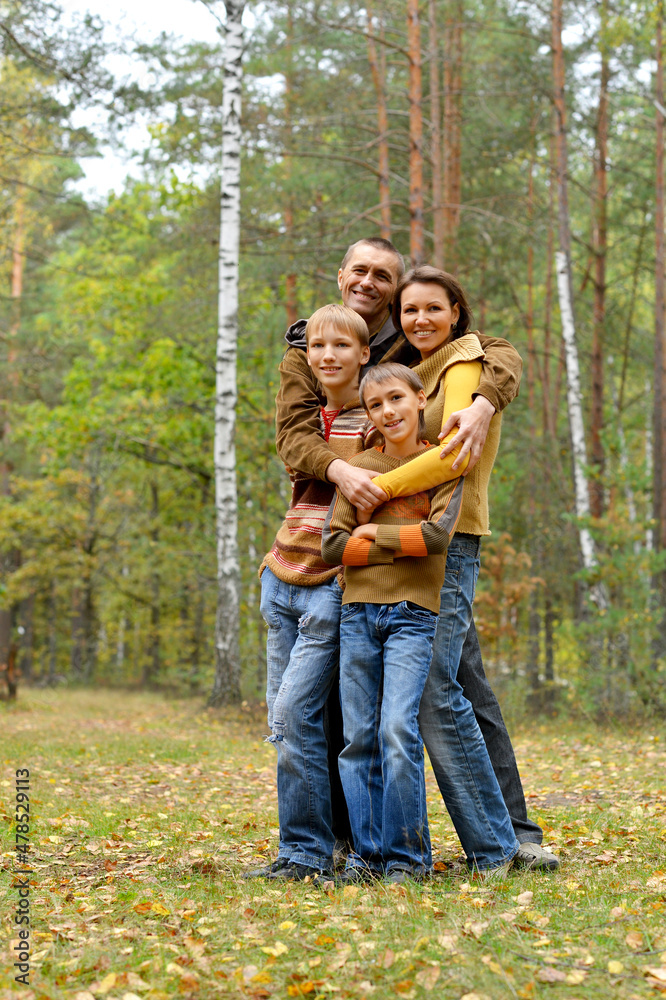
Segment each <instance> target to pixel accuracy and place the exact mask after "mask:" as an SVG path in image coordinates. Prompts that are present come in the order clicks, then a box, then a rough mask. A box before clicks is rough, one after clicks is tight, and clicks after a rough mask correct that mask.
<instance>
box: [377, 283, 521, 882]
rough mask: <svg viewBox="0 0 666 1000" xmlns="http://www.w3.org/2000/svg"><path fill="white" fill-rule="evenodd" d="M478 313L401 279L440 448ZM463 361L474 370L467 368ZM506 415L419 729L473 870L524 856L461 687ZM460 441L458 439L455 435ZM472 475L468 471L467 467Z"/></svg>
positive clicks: (484, 459) (417, 466) (444, 464)
mask: <svg viewBox="0 0 666 1000" xmlns="http://www.w3.org/2000/svg"><path fill="white" fill-rule="evenodd" d="M470 318H471V313H470V309H469V306H468V304H467V299H466V296H465V293H464V291H463V289H462V287H461V285H460V283H459V282H458V281H457V280H456V279H455V278H454V277H453V275H450V274H447V272H445V271H441V270H439V269H437V268H434V267H428V266H422V267H418V268H414V269H412V270H411V271H408V272H407V274H405V276H404V277H403V278H402V279H401V280H400V282H399V284H398V288H397V291H396V296H395V301H394V305H393V319H394V323H395V325H396V327H397V328H398V329H401V330H402V332H403V333H404V335H405V337H406V338H407V340H408V341H409V342H410V344H412V345H413V346H414V347H415V348H416V349H417V350H418V351H419V352H420V354H421V363H420V364H419V365H417V366H416V368H415V369H414V370H415V372H416V373H417V374H418V375H419V376H420V378H421V380H422V382H423V384H424V387H425V392H426V396H427V403H426V408H425V422H426V438H427V440H429V441H436V440H437V438H438V436H439V433H440V430H441V427H442V426H443V424H444V423H445V422H446V420H447V418H448V415H449V414H450V413H451V412H453V411H454V410H456V409H460V408H462V407H463V406H468V405H470V403H471V402H472V394H473V392H474V390H475V389H476V387H477V385H478V378H479V374H480V367H481V366H480V364H479V365H478V367H477V365H475V364H471V363H470V362H475V361H479V362H480V360H481V359H482V358H483V356H484V355H483V351H482V349H481V345H480V342H479V340H478V338H477V337H476V336H475V335H474V334H473V333H469V332H468V330H469V325H470ZM459 362H468V363H467V364H460V363H459ZM500 423H501V414H495V415H494V416H493V418H492V420H491V423H490V429H489V432H488V437H487V439H486V444H485V447H484V450H483V453H482V456H481V458H480V459H479V461H478V462H477V464H476V465H475V466H474V468H473V469H472V471H471V472H470V473H469V475H468V476H467V477H466V479H465V487H464V493H463V502H462V510H461V514H460V520H459V522H458V525H457V531H456V533H455V534H454V536H453V539H452V540H451V543H450V545H449V549H448V554H447V560H446V577H445V581H444V586H443V588H442V592H441V605H440V615H439V622H438V625H437V634H436V637H435V642H434V650H433V659H432V664H431V667H430V674H429V676H428V681H427V683H426V687H425V690H424V693H423V697H422V699H421V709H420V715H419V724H420V727H421V734H422V736H423V741H424V743H425V745H426V748H427V750H428V756H429V757H430V761H431V764H432V767H433V771H434V772H435V777H436V779H437V783H438V785H439V788H440V791H441V793H442V796H443V798H444V802H445V804H446V807H447V809H448V811H449V813H450V815H451V819H452V820H453V823H454V826H455V828H456V830H457V833H458V836H459V837H460V841H461V843H462V845H463V848H464V850H465V853H466V855H467V858H468V863H469V864H470V865H472V866H476V867H478V868H479V869H488V868H501V867H504V866H505V865H506V864H508V863H509V862H510V860H511V858H512V857H513V855H514V854H515V853H516V851H517V850H518V846H519V845H518V842H517V841H516V838H515V835H514V832H513V827H512V825H511V821H510V818H509V814H508V812H507V809H506V805H505V803H504V799H503V798H502V794H501V792H500V788H499V785H498V783H497V779H496V777H495V773H494V771H493V768H492V765H491V763H490V758H489V757H488V751H487V749H486V745H485V742H484V740H483V737H482V735H481V731H480V729H479V726H478V723H477V721H476V718H475V716H474V711H473V709H472V706H471V704H470V702H469V701H468V700H467V698H465V696H464V694H463V690H462V688H461V686H460V684H459V683H458V681H457V673H458V666H459V663H460V655H461V652H462V646H463V643H464V641H465V636H466V634H467V630H468V628H469V625H470V621H471V617H472V602H473V599H474V591H475V587H476V580H477V576H478V572H479V547H480V539H481V537H482V536H483V535H488V534H489V533H490V531H489V527H488V519H489V513H488V481H489V479H490V473H491V470H492V466H493V462H494V460H495V455H496V454H497V448H498V445H499V437H500ZM452 436H453V435H452ZM454 459H455V453H452V454H451V455H450V456H448V460H447V459H444V460H442V459H440V457H439V449H433V450H431V451H429V452H423V454H422V455H420V456H419V457H418V458H416V459H414V460H413V461H412V462H409V463H407V464H406V465H403V466H401V467H400V468H399V469H396V470H393V471H392V472H389V473H386V474H385V475H382V476H378V477H377V478H376V479H374V480H373V482H375V483H376V484H377V485H378V486H381V488H382V489H383V490H384V491H385V492H386V493H387V494H388V496H389V497H396V496H407V495H409V494H411V493H415V492H417V491H419V490H423V489H427V488H429V487H433V486H435V485H438V484H439V483H441V482H443V481H445V480H446V479H449V478H453V477H455V476H457V475H460V472H461V471H463V468H460V469H458V470H457V471H455V472H454V471H452V470H451V465H452V463H453V461H454ZM462 464H463V466H464V467H466V462H464V463H462Z"/></svg>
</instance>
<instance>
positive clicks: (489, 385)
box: [475, 333, 523, 413]
mask: <svg viewBox="0 0 666 1000" xmlns="http://www.w3.org/2000/svg"><path fill="white" fill-rule="evenodd" d="M477 337H478V338H479V341H480V342H481V347H482V348H483V350H484V352H485V355H486V356H485V358H484V361H483V372H482V373H481V378H480V380H479V387H478V389H477V390H476V393H475V396H476V397H478V396H485V398H486V399H487V400H488V402H489V403H492V405H493V409H494V410H495V411H496V412H497V413H501V412H502V410H503V409H504V408H505V407H506V406H508V405H509V403H510V402H511V401H512V400H514V399H515V398H516V396H517V395H518V388H519V386H520V376H521V374H522V371H523V360H522V358H521V356H520V354H519V353H518V351H517V350H516V348H515V347H514V346H513V344H510V343H509V341H508V340H503V339H502V337H486V335H485V334H484V333H477Z"/></svg>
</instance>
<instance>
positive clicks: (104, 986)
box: [95, 972, 116, 996]
mask: <svg viewBox="0 0 666 1000" xmlns="http://www.w3.org/2000/svg"><path fill="white" fill-rule="evenodd" d="M115 985H116V974H115V972H110V973H109V974H108V976H104V979H102V981H101V982H99V983H98V984H97V989H96V990H95V993H101V994H102V996H104V994H105V993H109V992H110V991H111V990H112V989H113V987H114V986H115Z"/></svg>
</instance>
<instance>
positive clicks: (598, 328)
mask: <svg viewBox="0 0 666 1000" xmlns="http://www.w3.org/2000/svg"><path fill="white" fill-rule="evenodd" d="M607 18H608V9H607V0H603V2H602V6H601V83H600V89H599V114H598V118H597V141H596V149H595V174H596V197H595V205H594V323H593V331H592V408H591V426H590V440H591V450H592V467H593V477H592V481H591V484H590V486H591V490H590V505H591V509H592V514H593V515H594V516H595V517H601V516H602V515H603V512H604V486H603V473H604V448H603V442H602V440H601V433H602V429H603V420H604V324H605V319H606V210H607V209H606V206H607V194H608V182H607V159H608V83H609V79H610V68H609V61H608V47H607V42H606V29H607V24H606V22H607Z"/></svg>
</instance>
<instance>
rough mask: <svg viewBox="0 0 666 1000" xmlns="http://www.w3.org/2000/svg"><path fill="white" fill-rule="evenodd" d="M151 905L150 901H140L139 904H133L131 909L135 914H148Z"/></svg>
mask: <svg viewBox="0 0 666 1000" xmlns="http://www.w3.org/2000/svg"><path fill="white" fill-rule="evenodd" d="M152 905H153V901H152V899H142V900H141V902H140V903H135V904H134V906H133V907H132V909H133V910H134V912H135V913H150V910H151V908H152Z"/></svg>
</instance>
